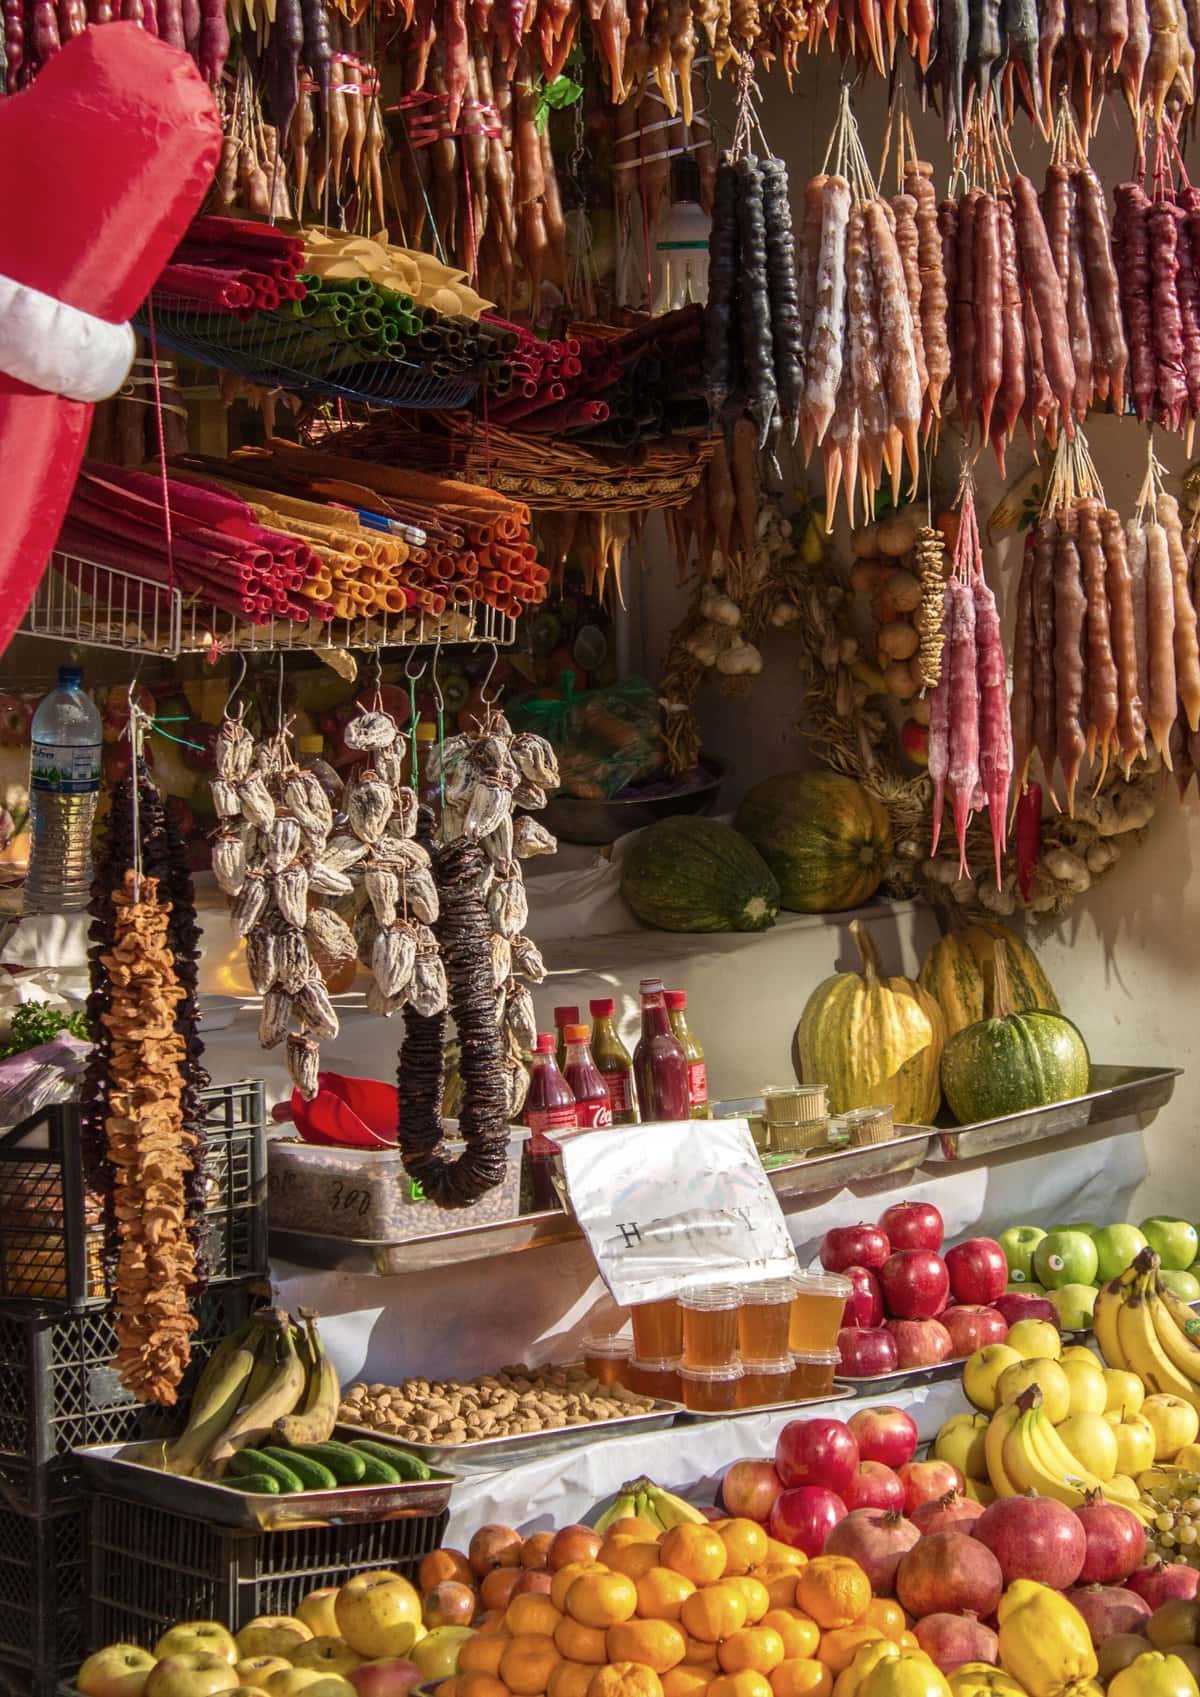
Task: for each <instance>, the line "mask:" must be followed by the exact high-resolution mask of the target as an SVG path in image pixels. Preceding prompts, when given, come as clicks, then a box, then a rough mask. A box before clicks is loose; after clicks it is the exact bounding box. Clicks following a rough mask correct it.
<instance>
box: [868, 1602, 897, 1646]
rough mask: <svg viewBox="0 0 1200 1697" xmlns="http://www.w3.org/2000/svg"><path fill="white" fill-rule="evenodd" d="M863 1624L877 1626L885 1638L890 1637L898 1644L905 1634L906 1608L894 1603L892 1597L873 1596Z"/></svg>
mask: <svg viewBox="0 0 1200 1697" xmlns="http://www.w3.org/2000/svg"><path fill="white" fill-rule="evenodd" d="M862 1625H863V1626H873V1627H875V1629H876V1630H877V1631H879V1632H882V1633H883V1636H884V1637H885V1638H890V1639H891V1641H892V1643H893V1644H898V1643H899V1642H900V1639H901V1637H902V1636H903V1634H904V1626H905V1614H904V1610H903V1609H902V1608H901V1607H900V1605H899V1603H893V1602H892V1600H891V1598H890V1597H873V1598H872V1600H871V1602H870V1603H869V1604H868V1605H867V1612H866V1614H865V1615H864V1616H863V1617H862Z"/></svg>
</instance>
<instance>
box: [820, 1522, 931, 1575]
mask: <svg viewBox="0 0 1200 1697" xmlns="http://www.w3.org/2000/svg"><path fill="white" fill-rule="evenodd" d="M920 1536H921V1534H920V1533H919V1532H918V1531H917V1529H916V1527H915V1526H914V1525H913V1523H912V1521H911V1520H905V1518H904V1516H903V1515H902V1514H897V1513H896V1512H895V1510H894V1509H886V1508H856V1509H855V1510H854V1511H853V1513H851V1514H848V1515H847V1516H846V1518H845V1520H843V1521H840V1522H839V1523H838V1525H837V1526H835V1527H834V1529H833V1531H832V1532H831V1533H830V1534H829V1536H828V1538H827V1539H826V1540H825V1554H826V1555H827V1556H849V1558H850V1560H851V1561H856V1562H857V1563H858V1565H859V1567H861V1568H862V1570H863V1572H864V1573H865V1574H866V1576H867V1578H868V1579H869V1580H870V1581H871V1590H872V1591H873V1592H874V1593H875V1595H876V1596H877V1597H890V1596H891V1595H892V1593H893V1591H894V1590H895V1586H896V1569H897V1568H898V1567H899V1565H900V1561H901V1558H902V1557H903V1556H905V1555H906V1554H907V1553H908V1551H909V1550H911V1549H912V1548H913V1546H914V1544H916V1543H917V1541H918V1539H919V1538H920Z"/></svg>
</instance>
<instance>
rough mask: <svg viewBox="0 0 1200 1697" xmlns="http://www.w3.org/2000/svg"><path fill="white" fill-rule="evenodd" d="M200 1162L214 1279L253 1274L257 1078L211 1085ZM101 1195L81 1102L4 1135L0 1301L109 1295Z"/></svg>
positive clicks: (258, 1161) (205, 1098)
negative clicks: (89, 1173)
mask: <svg viewBox="0 0 1200 1697" xmlns="http://www.w3.org/2000/svg"><path fill="white" fill-rule="evenodd" d="M200 1100H201V1102H202V1103H203V1105H204V1108H205V1110H206V1121H207V1143H208V1147H207V1152H206V1155H205V1162H204V1173H205V1208H204V1218H205V1223H206V1226H207V1237H206V1240H205V1259H206V1262H207V1265H208V1272H209V1278H210V1279H211V1280H213V1281H214V1282H216V1281H220V1280H224V1279H243V1278H257V1277H259V1276H261V1275H262V1274H263V1273H264V1272H265V1271H266V1265H267V1259H266V1257H267V1230H266V1221H267V1216H266V1201H267V1165H266V1161H267V1157H266V1123H265V1113H264V1106H263V1087H262V1083H261V1081H260V1080H257V1079H255V1080H246V1081H243V1082H241V1083H239V1084H219V1085H213V1086H212V1087H211V1088H210V1089H208V1090H203V1091H201V1093H200ZM103 1253H104V1228H103V1223H102V1213H101V1206H100V1201H99V1198H98V1197H96V1196H95V1195H93V1194H92V1193H91V1192H89V1191H88V1189H87V1187H86V1185H85V1183H84V1172H83V1157H82V1140H81V1135H80V1112H79V1104H78V1103H77V1102H59V1103H55V1104H54V1105H53V1106H51V1107H48V1108H43V1109H42V1110H41V1111H40V1112H38V1113H36V1114H30V1115H29V1116H28V1118H27V1119H23V1120H22V1121H21V1122H20V1123H19V1124H18V1125H15V1126H13V1128H12V1129H11V1131H6V1132H4V1133H2V1134H0V1301H4V1302H8V1301H15V1300H26V1301H35V1302H41V1303H51V1302H57V1303H62V1304H64V1305H65V1306H66V1307H68V1308H71V1309H73V1310H80V1309H86V1308H94V1307H103V1306H104V1304H105V1303H106V1302H107V1300H108V1293H107V1291H106V1289H105V1277H104V1266H103Z"/></svg>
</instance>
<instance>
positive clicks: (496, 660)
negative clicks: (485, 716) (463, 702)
mask: <svg viewBox="0 0 1200 1697" xmlns="http://www.w3.org/2000/svg"><path fill="white" fill-rule="evenodd" d="M491 647H492V663H491V665H490V666H489V667H488V669H487V677H486V678H484V680H483V682H482V683H481V684H480V686H479V699H480V701H482V702H483V705H484V706H485V707H494V706H495V705H496V703H497V702H498V701H499V699H500V691H499V690H497V691H496V693H495V695H489V694H488V685H489V684H490V683H491V681H492V674H493V673H494V672H495V670H496V667H497V666H498V665H499V664H500V646H499V644H498V643H495V642H493V643H492V645H491Z"/></svg>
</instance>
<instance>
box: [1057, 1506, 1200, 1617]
mask: <svg viewBox="0 0 1200 1697" xmlns="http://www.w3.org/2000/svg"><path fill="white" fill-rule="evenodd" d="M1076 1513H1078V1510H1076ZM1197 1585H1200V1572H1198V1571H1197V1570H1196V1569H1195V1568H1194V1567H1187V1566H1185V1565H1184V1563H1183V1562H1179V1561H1173V1562H1165V1561H1152V1562H1151V1563H1150V1565H1149V1566H1148V1567H1137V1568H1134V1570H1133V1572H1132V1573H1131V1574H1130V1575H1129V1578H1128V1579H1127V1580H1126V1581H1125V1589H1126V1590H1127V1591H1136V1592H1137V1594H1138V1596H1139V1597H1143V1598H1145V1600H1146V1602H1148V1603H1149V1605H1150V1607H1151V1608H1152V1609H1161V1608H1162V1606H1163V1604H1164V1603H1190V1602H1193V1601H1194V1600H1195V1596H1196V1587H1197Z"/></svg>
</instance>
